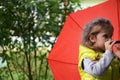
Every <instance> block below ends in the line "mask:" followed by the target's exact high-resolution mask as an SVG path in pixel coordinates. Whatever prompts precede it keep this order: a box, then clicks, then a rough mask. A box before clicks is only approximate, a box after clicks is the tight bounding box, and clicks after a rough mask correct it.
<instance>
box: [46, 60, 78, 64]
mask: <svg viewBox="0 0 120 80" xmlns="http://www.w3.org/2000/svg"><path fill="white" fill-rule="evenodd" d="M48 60H51V61H55V62H59V63H64V64H73V65H78V64H77V63H70V62H63V61H59V60H54V59H48Z"/></svg>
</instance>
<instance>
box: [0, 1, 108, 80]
mask: <svg viewBox="0 0 120 80" xmlns="http://www.w3.org/2000/svg"><path fill="white" fill-rule="evenodd" d="M104 1H106V0H0V80H54V78H53V75H52V72H51V70H50V66H49V64H48V63H47V56H48V55H49V53H50V51H51V49H52V47H53V46H54V44H55V41H56V39H57V37H58V35H59V33H60V31H61V29H62V26H63V24H64V22H65V19H66V17H67V15H68V14H69V13H71V12H75V11H77V10H81V9H85V8H87V7H91V6H94V5H96V4H98V3H101V2H104Z"/></svg>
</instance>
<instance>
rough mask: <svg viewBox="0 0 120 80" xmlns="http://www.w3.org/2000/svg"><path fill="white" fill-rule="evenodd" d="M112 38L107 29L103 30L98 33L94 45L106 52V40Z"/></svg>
mask: <svg viewBox="0 0 120 80" xmlns="http://www.w3.org/2000/svg"><path fill="white" fill-rule="evenodd" d="M109 39H111V37H109V34H108V33H107V32H105V31H101V32H100V33H98V34H97V35H96V38H95V39H94V45H93V46H94V47H95V48H96V51H100V52H104V51H105V42H106V41H108V40H109Z"/></svg>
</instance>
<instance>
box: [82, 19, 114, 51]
mask: <svg viewBox="0 0 120 80" xmlns="http://www.w3.org/2000/svg"><path fill="white" fill-rule="evenodd" d="M101 31H105V32H107V34H108V37H110V38H111V37H112V34H113V26H112V24H111V23H110V21H109V20H108V19H104V18H96V19H94V20H92V21H90V22H89V23H88V24H87V25H86V26H85V28H84V30H83V32H82V45H84V46H86V47H89V48H93V44H94V43H93V42H91V40H90V38H89V37H90V36H94V37H96V36H97V34H98V33H99V32H101ZM93 49H94V48H93Z"/></svg>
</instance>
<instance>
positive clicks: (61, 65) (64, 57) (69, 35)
mask: <svg viewBox="0 0 120 80" xmlns="http://www.w3.org/2000/svg"><path fill="white" fill-rule="evenodd" d="M97 17H102V18H107V19H109V20H110V21H111V23H112V25H113V26H114V34H113V39H114V40H118V39H120V35H119V32H120V0H109V1H106V2H104V3H102V4H99V5H96V6H94V7H90V8H87V9H84V10H80V11H77V12H74V13H71V14H69V15H68V17H67V19H66V22H65V24H64V26H63V29H62V31H61V33H60V35H59V36H58V39H57V42H56V44H55V45H54V47H53V49H52V51H51V53H50V54H49V56H48V63H49V65H50V68H51V69H52V73H53V76H54V79H55V80H80V75H79V73H78V53H79V51H78V50H79V49H78V48H79V45H80V43H81V31H82V29H83V27H84V26H85V25H86V24H87V23H88V22H89V21H91V20H93V19H94V18H97Z"/></svg>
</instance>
